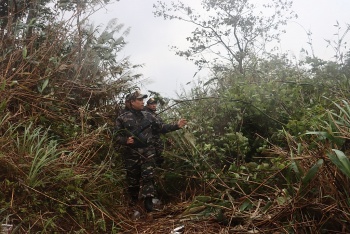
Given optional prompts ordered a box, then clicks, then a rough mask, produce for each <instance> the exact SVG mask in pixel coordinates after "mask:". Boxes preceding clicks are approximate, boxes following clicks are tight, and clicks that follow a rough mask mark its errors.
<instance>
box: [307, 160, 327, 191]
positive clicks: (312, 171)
mask: <svg viewBox="0 0 350 234" xmlns="http://www.w3.org/2000/svg"><path fill="white" fill-rule="evenodd" d="M322 165H323V159H319V160H318V161H317V162H316V164H315V165H313V166H312V167H311V168H310V170H309V171H308V172H307V173H306V175H305V176H304V177H303V179H302V185H303V186H306V185H308V184H309V182H310V181H311V180H312V179H313V178H314V177H315V175H316V174H317V172H318V170H319V169H320V167H321V166H322Z"/></svg>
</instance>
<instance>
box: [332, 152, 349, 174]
mask: <svg viewBox="0 0 350 234" xmlns="http://www.w3.org/2000/svg"><path fill="white" fill-rule="evenodd" d="M333 151H334V153H335V155H334V154H331V153H330V154H328V157H329V159H330V160H331V161H332V163H334V164H335V165H336V166H337V168H338V169H339V170H341V171H342V172H343V173H344V174H345V175H346V176H347V177H349V178H350V161H349V159H348V157H346V155H345V154H344V153H343V152H342V151H340V150H337V149H333Z"/></svg>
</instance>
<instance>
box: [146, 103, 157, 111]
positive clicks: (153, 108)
mask: <svg viewBox="0 0 350 234" xmlns="http://www.w3.org/2000/svg"><path fill="white" fill-rule="evenodd" d="M147 107H148V108H149V109H151V110H153V111H156V110H157V103H152V104H148V105H147Z"/></svg>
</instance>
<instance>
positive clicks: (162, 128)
mask: <svg viewBox="0 0 350 234" xmlns="http://www.w3.org/2000/svg"><path fill="white" fill-rule="evenodd" d="M178 129H179V127H178V126H177V125H176V124H164V123H163V122H162V121H161V120H159V119H158V118H156V117H155V116H153V115H152V114H151V113H149V112H147V111H136V110H130V111H126V112H125V113H123V114H121V115H120V116H119V117H118V118H117V120H116V127H115V141H116V143H117V144H119V145H127V144H126V141H127V139H128V137H130V136H133V138H134V140H135V143H134V144H133V145H128V146H129V147H132V148H144V147H148V146H152V145H153V143H154V140H156V138H157V136H159V134H164V133H168V132H171V131H175V130H178Z"/></svg>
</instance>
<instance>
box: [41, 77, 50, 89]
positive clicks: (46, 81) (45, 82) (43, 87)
mask: <svg viewBox="0 0 350 234" xmlns="http://www.w3.org/2000/svg"><path fill="white" fill-rule="evenodd" d="M48 83H49V79H46V80H45V81H44V83H43V85H42V86H41V92H42V91H44V89H45V88H46V86H47V85H48Z"/></svg>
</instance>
